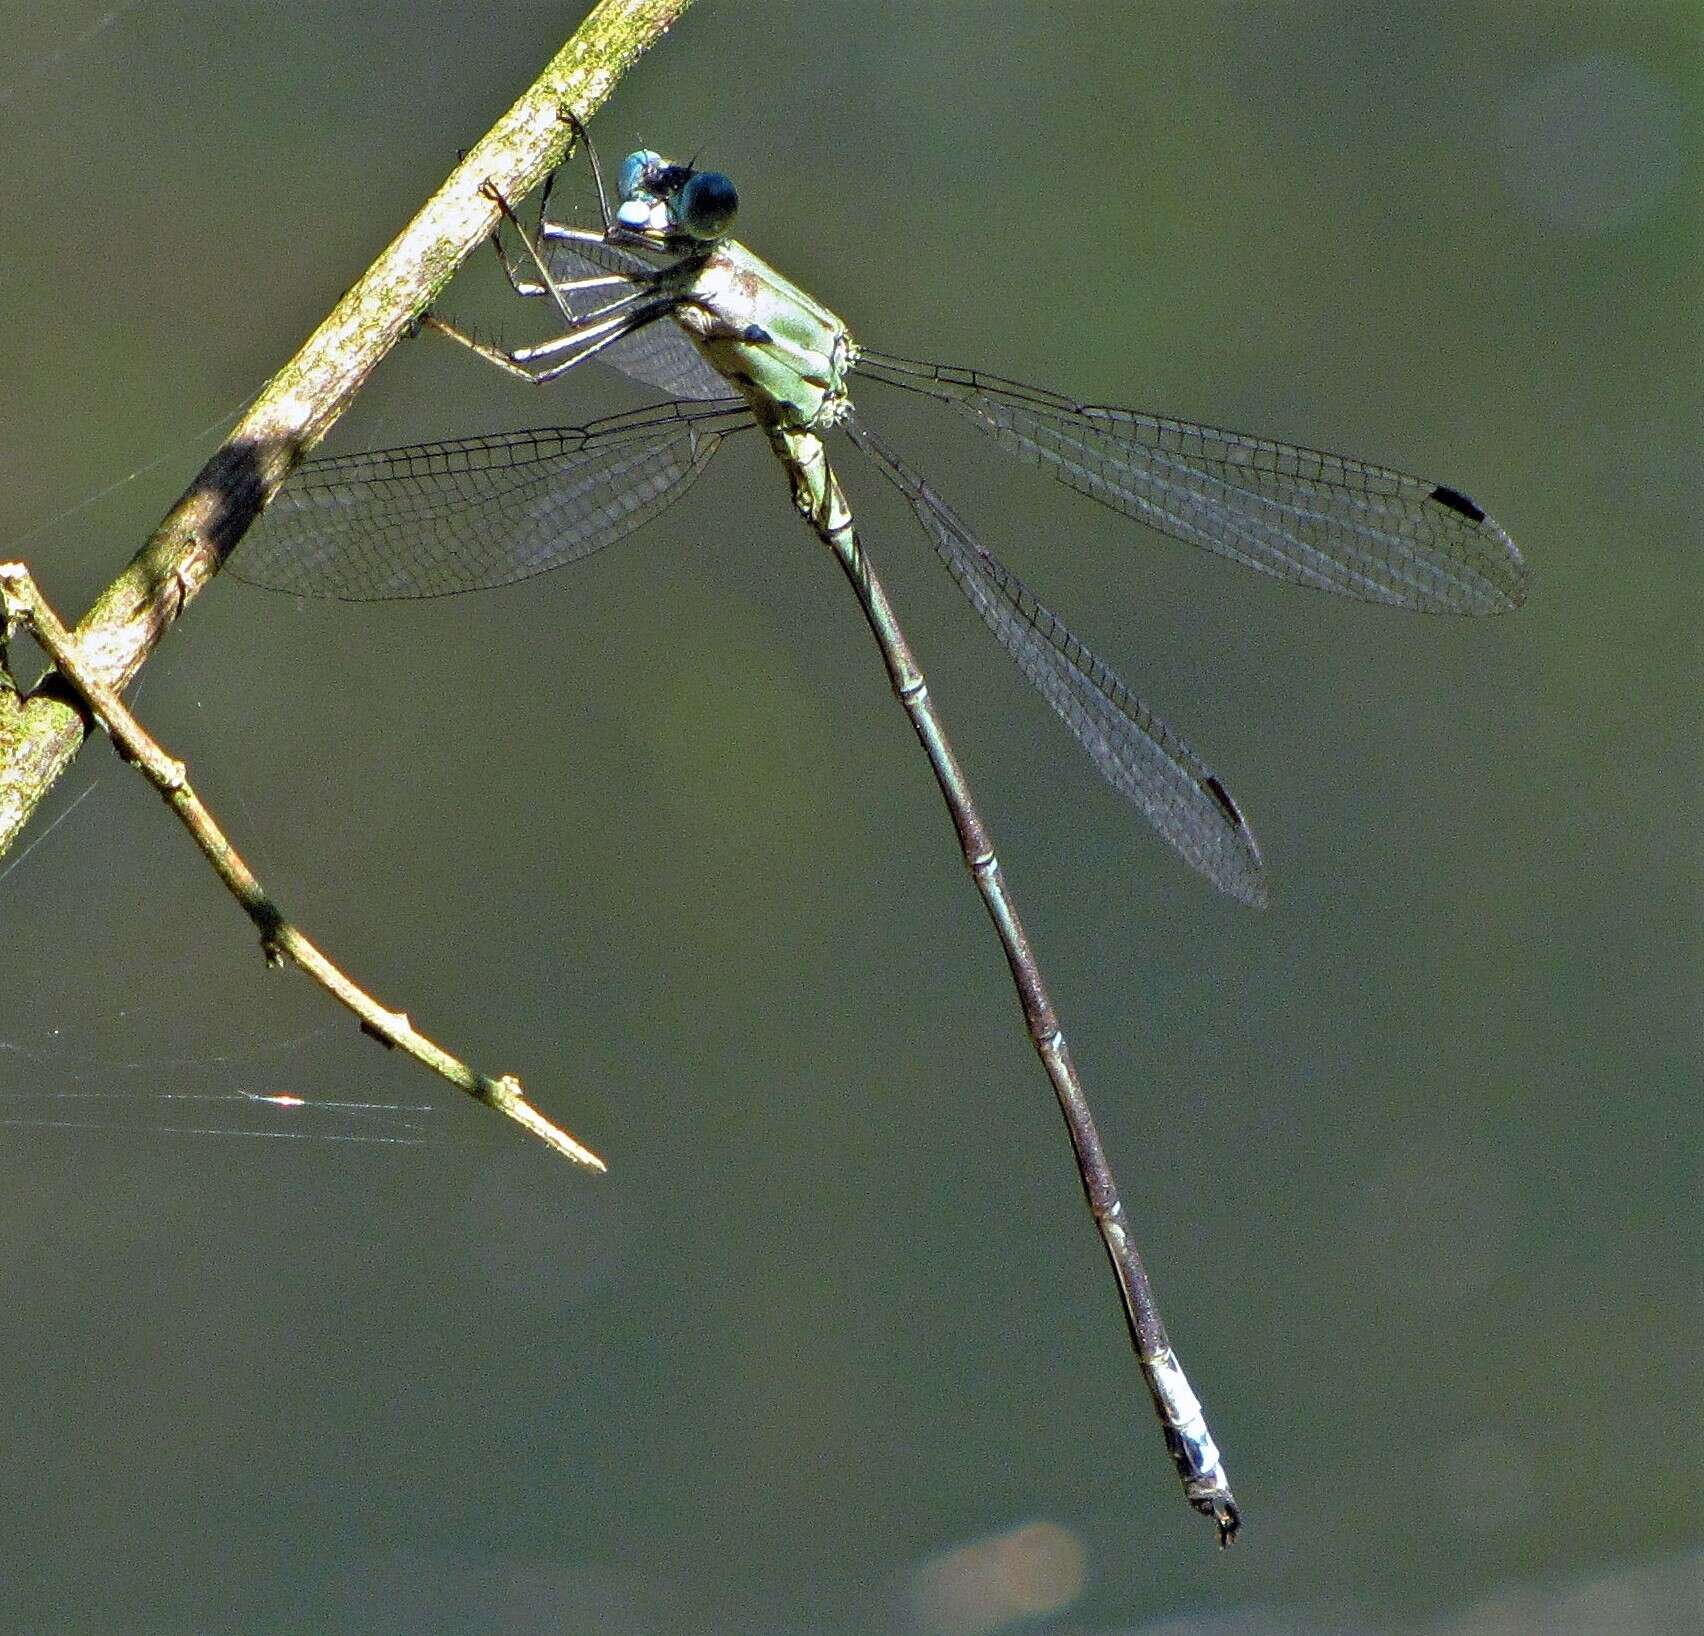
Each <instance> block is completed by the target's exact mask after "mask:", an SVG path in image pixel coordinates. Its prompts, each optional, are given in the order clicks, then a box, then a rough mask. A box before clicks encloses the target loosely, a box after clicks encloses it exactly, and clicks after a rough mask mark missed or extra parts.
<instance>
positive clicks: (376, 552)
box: [229, 405, 739, 602]
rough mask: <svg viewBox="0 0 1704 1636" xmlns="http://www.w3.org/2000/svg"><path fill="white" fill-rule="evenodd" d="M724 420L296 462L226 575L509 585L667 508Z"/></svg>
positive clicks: (393, 588)
mask: <svg viewBox="0 0 1704 1636" xmlns="http://www.w3.org/2000/svg"><path fill="white" fill-rule="evenodd" d="M738 424H739V422H738V420H736V419H734V418H732V417H730V416H728V415H727V414H726V413H725V412H723V413H706V412H705V411H702V410H693V409H690V408H687V407H686V406H683V405H682V406H673V407H671V409H670V410H669V411H668V412H666V413H659V412H657V411H654V410H652V411H645V412H644V413H643V414H640V415H622V416H617V417H615V418H613V419H611V420H605V421H599V422H596V423H595V424H593V425H590V426H583V427H561V428H554V429H543V430H538V431H527V432H510V433H506V434H504V435H501V436H496V437H477V438H458V439H456V440H454V441H451V442H446V443H420V444H416V445H414V446H413V447H411V448H402V449H378V450H373V451H370V452H368V453H364V454H350V455H334V456H332V457H330V458H328V459H323V460H310V461H307V462H305V463H304V464H303V465H302V467H301V468H300V470H298V471H297V472H296V473H294V474H293V475H292V477H291V478H290V480H289V482H288V483H286V484H285V486H284V488H283V489H282V490H281V491H280V492H279V494H278V496H277V498H276V499H274V501H273V502H272V505H271V507H270V508H269V509H268V510H267V511H266V513H265V514H264V515H263V516H262V518H261V520H260V522H259V523H257V524H256V525H255V527H254V528H253V529H252V530H251V531H250V533H249V534H248V536H247V537H246V538H245V539H244V541H243V543H242V546H241V548H240V549H239V550H238V551H237V553H236V554H235V556H234V557H233V558H232V561H231V565H230V568H229V572H231V573H232V574H234V575H235V576H236V577H237V578H238V579H241V580H246V581H248V582H249V583H250V584H252V585H260V586H264V587H265V588H266V589H268V590H273V591H284V592H288V593H290V594H291V595H295V596H316V597H334V598H339V599H342V600H346V601H355V602H366V601H385V600H391V599H400V598H412V597H434V596H450V595H454V594H455V593H457V592H460V591H474V590H486V589H489V588H491V587H493V586H498V585H509V584H513V583H514V582H515V581H517V580H523V579H529V578H531V577H532V576H533V575H535V574H542V573H545V572H547V571H548V570H549V569H552V568H560V567H561V566H562V565H563V564H564V563H569V562H576V561H578V560H579V559H581V558H582V557H587V556H590V555H591V553H592V552H594V551H597V550H599V549H600V548H602V547H603V546H606V545H608V544H610V543H611V542H612V541H614V540H618V539H620V538H621V537H622V536H623V535H624V534H629V533H631V532H632V531H633V530H634V529H636V528H638V527H639V526H640V525H641V524H642V523H644V522H646V521H648V520H649V519H650V518H652V517H654V516H656V515H657V513H658V512H660V511H662V510H664V509H665V508H666V507H667V506H669V505H671V504H673V502H674V501H675V500H677V499H679V498H680V496H681V495H682V494H683V493H685V491H686V489H687V487H688V485H689V484H690V483H691V482H692V480H693V478H695V477H696V476H697V475H698V473H699V472H700V471H702V470H703V469H704V466H705V465H706V464H707V463H708V461H709V459H710V457H711V456H712V455H713V454H714V453H715V452H716V449H717V447H718V446H719V445H720V443H721V441H722V438H723V437H724V436H726V435H727V433H728V432H729V431H730V430H733V429H735V428H736V427H737V426H738Z"/></svg>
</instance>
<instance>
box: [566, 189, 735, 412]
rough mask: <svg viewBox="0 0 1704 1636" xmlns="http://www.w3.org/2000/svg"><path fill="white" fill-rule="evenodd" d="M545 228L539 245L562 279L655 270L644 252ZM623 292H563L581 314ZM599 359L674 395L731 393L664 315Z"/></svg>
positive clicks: (634, 275)
mask: <svg viewBox="0 0 1704 1636" xmlns="http://www.w3.org/2000/svg"><path fill="white" fill-rule="evenodd" d="M544 231H545V234H546V237H545V239H544V242H543V244H542V245H541V247H540V248H541V249H542V251H543V254H544V264H545V266H546V267H548V268H549V269H550V276H551V277H552V278H554V279H556V280H557V281H558V282H560V283H564V284H566V283H570V282H572V281H573V280H574V279H577V278H596V277H597V276H599V275H600V274H610V273H614V274H618V275H619V276H621V277H623V278H628V279H631V280H633V281H634V282H635V283H642V282H643V281H644V278H645V275H646V274H648V273H650V272H652V271H654V269H653V268H652V267H651V265H650V264H649V263H648V262H646V261H645V260H644V259H643V258H642V257H640V256H638V255H636V254H635V253H634V252H633V251H631V250H624V249H622V248H621V247H620V246H618V245H614V244H602V243H597V242H594V241H591V240H587V239H569V238H552V237H550V236H549V234H550V231H551V229H550V226H549V224H548V223H547V224H546V226H545V229H544ZM559 231H560V230H559ZM621 293H622V292H621V291H620V290H619V289H617V288H613V287H605V288H601V289H591V290H566V291H564V292H563V294H564V297H565V299H566V300H567V303H568V309H569V311H570V312H572V313H573V314H574V316H575V317H576V318H585V317H587V316H588V315H589V314H591V313H593V312H595V311H597V309H598V308H599V307H601V306H604V305H605V304H606V303H607V302H610V301H612V300H615V299H616V298H617V297H618V296H619V295H620V294H621ZM597 361H598V362H599V363H600V364H608V365H609V366H610V367H611V368H612V369H619V370H620V371H621V372H622V374H624V375H627V376H629V377H631V378H632V379H633V380H636V381H640V382H642V383H643V384H644V385H646V386H654V387H656V388H657V389H658V390H659V391H660V392H662V393H664V394H665V395H666V396H668V397H671V398H694V399H697V400H700V401H709V400H711V399H715V398H726V397H728V396H729V395H730V391H731V389H730V388H729V386H728V383H727V382H726V381H725V380H723V379H722V377H721V376H720V375H718V374H717V373H716V371H715V370H714V369H712V368H711V367H710V365H709V364H708V363H707V362H706V361H705V359H704V357H703V355H702V354H701V353H700V352H699V350H698V348H697V347H695V346H694V345H693V344H692V342H691V341H689V340H688V339H687V338H686V334H685V332H684V331H683V330H682V329H681V328H680V327H679V325H677V324H673V323H671V322H669V321H668V320H667V319H663V318H659V319H657V320H656V321H655V322H653V323H650V324H646V325H645V326H644V327H643V328H641V329H636V330H634V331H633V332H632V334H630V335H624V336H622V338H621V339H620V340H619V341H616V342H613V343H612V344H611V345H609V346H607V347H605V348H604V349H603V351H601V352H599V353H598V354H597Z"/></svg>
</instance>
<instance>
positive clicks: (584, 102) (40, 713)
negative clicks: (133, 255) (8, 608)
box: [0, 0, 690, 855]
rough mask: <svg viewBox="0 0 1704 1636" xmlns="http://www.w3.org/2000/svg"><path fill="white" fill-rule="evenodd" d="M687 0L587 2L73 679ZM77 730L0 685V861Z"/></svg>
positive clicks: (155, 624) (219, 527) (248, 517)
mask: <svg viewBox="0 0 1704 1636" xmlns="http://www.w3.org/2000/svg"><path fill="white" fill-rule="evenodd" d="M688 4H690V0H602V3H601V4H599V5H597V6H596V7H594V8H593V10H592V11H591V13H590V14H589V15H588V16H587V18H586V20H585V21H584V22H583V23H582V24H581V25H580V27H579V28H578V29H577V30H576V31H575V33H574V36H573V38H572V39H570V40H569V41H568V43H567V44H566V45H565V46H564V47H563V48H562V50H561V51H560V52H558V53H557V55H556V56H555V57H554V58H553V59H552V60H551V62H550V64H549V66H548V67H547V68H546V69H545V70H544V72H543V73H542V74H541V75H540V76H539V77H538V79H537V80H535V81H534V82H533V84H532V85H531V86H530V87H529V88H528V89H527V91H526V93H525V94H524V95H523V96H522V97H521V98H520V99H519V100H518V101H517V102H516V103H515V104H514V106H513V107H512V108H510V110H509V111H508V112H507V113H506V114H504V115H503V117H502V118H501V119H500V120H498V122H497V123H496V124H495V125H494V126H493V127H492V128H491V130H490V131H489V132H488V133H487V135H486V136H485V137H484V139H483V140H481V141H480V142H479V144H478V145H477V146H476V147H475V148H473V150H472V151H471V152H470V153H469V154H468V155H467V157H466V158H465V159H464V160H463V161H462V163H461V164H460V165H458V166H457V167H456V169H455V170H454V171H453V172H452V173H451V175H450V177H449V179H448V181H446V182H445V184H444V185H443V187H442V188H440V189H439V190H438V192H437V193H436V194H434V195H433V197H432V198H431V199H430V200H429V201H428V202H427V204H426V205H425V207H424V208H423V209H422V210H421V211H420V212H419V214H418V215H416V217H415V218H414V220H413V221H412V222H410V223H409V224H408V226H407V227H405V228H404V229H403V231H402V232H401V233H400V234H399V235H398V236H397V238H396V239H395V241H394V242H393V243H392V244H391V245H390V247H389V248H388V249H387V250H386V251H385V252H384V253H383V254H382V255H381V256H380V257H379V259H378V260H377V261H375V262H374V263H373V265H372V266H371V267H370V268H369V269H368V270H367V272H366V274H365V275H364V276H363V277H362V278H361V279H360V281H359V282H358V283H357V284H355V286H354V287H353V288H352V289H351V290H350V291H349V293H348V294H347V295H346V296H345V297H344V298H343V300H342V301H340V302H339V303H338V304H337V306H336V308H335V309H334V310H333V312H332V313H331V316H330V317H328V318H327V319H326V320H325V322H324V323H323V324H321V325H320V327H319V328H318V329H317V330H316V331H315V332H314V334H313V335H312V336H311V337H310V338H309V339H308V341H307V343H306V344H305V345H304V346H303V347H302V349H301V351H300V352H298V353H297V354H296V356H295V357H294V358H293V359H292V360H291V361H290V362H289V363H288V364H286V365H285V367H284V368H283V369H282V370H280V371H279V373H278V374H277V375H275V376H274V377H273V378H272V380H271V381H270V382H268V384H267V386H266V388H265V389H264V390H263V391H262V393H261V394H260V396H259V397H258V398H256V399H255V401H254V403H253V405H252V406H251V407H250V409H249V411H248V413H247V414H246V415H244V417H243V419H242V421H241V422H240V423H239V424H238V426H237V428H236V430H235V431H234V432H233V433H232V434H231V436H230V438H229V439H228V440H227V441H226V442H225V444H224V445H223V446H222V447H221V448H220V449H219V450H218V451H217V452H216V453H215V454H214V455H213V457H212V459H210V460H209V461H208V462H207V464H206V465H205V466H204V467H203V468H202V470H201V473H200V475H199V476H197V478H196V479H195V481H194V482H193V483H192V484H191V485H190V487H189V489H188V491H187V492H186V493H185V494H184V495H183V497H182V498H181V499H180V500H179V501H178V503H177V504H176V505H175V506H174V507H173V508H172V510H171V511H170V512H169V513H168V514H167V516H166V518H165V520H164V521H163V522H162V523H161V524H160V526H159V528H158V529H157V530H156V531H155V533H154V536H153V538H152V539H150V540H149V541H148V543H147V545H145V546H144V547H143V548H142V550H141V551H140V552H138V553H137V555H136V557H135V558H134V559H133V560H132V562H131V563H130V565H129V567H128V568H126V569H125V570H124V572H123V573H122V574H121V575H119V577H118V578H117V579H116V580H114V581H113V583H112V584H111V585H110V586H108V587H107V589H106V591H105V592H104V593H103V594H102V595H101V597H100V599H99V601H97V602H96V603H95V605H94V607H92V608H91V609H90V610H89V612H88V614H87V615H85V617H84V618H83V619H82V621H81V622H80V623H79V624H78V626H77V631H76V640H77V648H78V653H79V655H80V656H81V660H82V663H83V664H84V666H85V673H86V674H87V675H89V676H91V677H93V678H96V679H98V680H100V681H101V682H103V683H104V684H106V685H107V686H108V687H111V688H116V689H120V690H122V689H123V688H124V687H125V686H126V685H128V683H129V682H130V681H131V680H132V679H133V678H134V676H135V675H136V672H137V671H138V670H139V669H140V668H141V665H142V662H143V660H144V659H146V657H147V656H148V654H149V653H150V652H151V651H152V649H153V648H154V646H155V644H156V643H158V642H159V640H160V638H161V637H162V636H163V635H164V634H165V632H166V630H167V628H168V627H169V626H170V625H171V623H172V622H173V621H174V620H175V619H176V618H177V617H178V615H179V614H180V613H182V611H183V610H184V608H185V607H186V606H187V605H188V604H189V602H190V600H191V599H192V598H193V597H194V596H195V595H196V594H197V593H198V592H199V591H200V590H201V589H202V587H203V586H205V585H206V584H207V582H208V581H209V580H210V579H211V578H212V577H213V575H214V574H215V573H216V572H217V571H218V568H219V565H220V564H221V563H222V562H223V561H224V559H225V557H226V556H227V555H228V554H229V552H230V551H231V549H232V547H233V546H234V545H235V544H236V543H237V541H238V540H239V539H240V538H241V537H242V535H243V532H244V531H245V530H246V529H247V528H248V527H249V525H250V524H251V523H252V522H253V521H254V520H255V518H256V517H258V516H259V515H260V511H261V508H262V507H263V506H264V505H265V504H266V502H267V501H268V500H269V499H271V497H272V495H273V494H274V493H275V492H276V490H277V488H278V485H279V484H280V483H282V482H283V481H284V478H285V477H286V476H287V475H288V474H289V472H290V471H291V469H292V468H293V467H294V466H295V465H296V463H297V462H298V461H300V460H301V459H302V457H303V456H304V455H305V454H306V453H307V451H308V450H309V449H311V448H312V447H313V446H314V444H316V443H317V442H319V440H320V439H321V438H322V437H324V436H325V434H326V432H327V431H328V430H329V429H330V428H331V426H332V424H333V423H334V422H335V421H336V419H337V418H338V416H339V415H340V414H342V412H343V411H344V409H345V408H346V407H347V406H348V404H349V402H350V400H351V398H352V397H353V396H354V394H355V392H356V389H357V388H358V387H359V386H360V385H361V383H362V382H363V381H364V380H365V379H366V377H367V376H368V374H369V373H371V371H372V370H373V368H374V366H375V365H376V364H377V363H378V362H379V360H380V359H381V358H383V357H384V355H385V353H386V352H388V351H389V350H390V348H391V347H392V346H393V345H394V344H395V343H396V342H397V341H398V340H399V339H401V338H402V336H404V335H405V334H406V333H408V330H409V327H410V326H411V325H412V324H413V323H414V322H415V321H416V320H417V319H418V318H419V317H420V315H421V314H422V313H424V312H425V311H426V309H427V308H428V307H429V306H430V305H431V303H432V302H433V301H434V300H435V299H436V298H437V296H438V293H439V292H440V291H441V290H442V289H443V287H444V285H445V284H447V283H448V282H449V280H450V277H451V275H452V274H453V273H454V272H455V270H456V268H457V267H458V266H459V265H460V263H461V262H462V260H463V258H464V257H466V256H467V255H468V254H469V253H470V252H471V251H472V250H474V249H476V248H477V247H478V246H479V245H481V244H482V243H484V241H485V240H486V239H487V238H489V237H490V235H491V232H492V229H493V228H494V227H495V226H496V224H497V216H498V210H497V206H496V204H495V203H494V202H493V199H492V197H491V193H490V191H488V189H493V188H494V189H495V190H496V192H497V193H498V194H500V195H501V196H502V197H504V198H507V199H518V198H521V197H523V196H524V195H525V194H526V193H528V192H529V191H530V190H531V189H532V188H533V187H535V186H536V185H537V184H538V183H539V181H540V180H541V179H542V178H543V177H544V176H545V175H546V174H547V173H548V172H549V171H550V170H551V169H552V168H553V167H554V166H555V165H556V164H557V163H558V162H559V161H560V160H561V158H562V155H563V152H564V150H565V148H566V146H567V144H568V141H569V134H570V127H569V126H568V124H566V123H565V122H564V121H563V119H562V118H561V114H562V111H563V110H564V109H570V110H572V111H573V112H574V114H575V115H576V116H577V117H578V118H580V119H581V120H586V119H589V118H590V117H591V116H592V114H593V112H594V111H595V110H596V109H597V108H598V107H600V106H601V105H602V103H603V102H604V100H605V98H607V97H608V95H609V93H610V91H611V90H612V89H613V88H614V87H615V84H616V82H617V81H618V80H619V79H620V78H621V76H622V75H623V74H624V73H625V72H626V71H627V70H628V68H630V67H631V66H632V65H633V63H634V62H635V61H637V60H638V58H639V56H640V54H641V53H642V52H643V51H644V50H645V49H646V48H647V47H648V46H650V45H651V44H653V43H654V42H655V41H656V40H657V39H658V38H659V37H660V36H661V35H662V34H663V33H664V32H665V31H666V30H667V29H668V28H669V27H670V26H671V25H672V24H673V23H674V22H675V21H676V20H677V19H678V18H679V16H680V15H681V13H682V12H684V11H685V10H686V8H687V6H688ZM87 731H88V720H87V718H86V716H85V715H84V713H83V712H82V711H81V710H80V709H79V708H78V706H77V702H76V701H75V699H73V698H70V697H68V696H66V695H65V693H64V692H63V691H62V690H60V689H57V688H56V687H54V686H53V685H52V682H51V679H49V680H48V681H46V682H45V683H44V684H43V685H40V686H38V687H37V688H36V690H35V691H34V692H33V693H31V694H30V695H29V696H28V697H23V698H20V697H19V696H18V695H16V694H14V693H13V692H11V691H10V690H8V689H3V688H0V855H4V853H5V852H6V851H7V849H8V848H9V847H10V846H11V844H12V842H13V840H14V838H15V837H16V836H17V833H18V831H19V830H20V829H21V828H22V827H23V825H24V823H25V822H26V821H27V820H28V818H29V815H30V814H31V813H32V812H33V811H34V810H35V808H36V807H37V805H38V804H39V803H40V801H41V799H42V797H43V796H44V795H45V794H46V793H47V792H48V790H49V789H51V788H52V786H53V784H54V781H55V780H56V779H57V778H58V777H59V775H60V774H61V773H62V772H64V770H65V768H66V767H67V766H68V765H69V764H70V761H71V758H72V757H73V756H74V755H75V754H76V752H77V749H78V747H79V746H80V745H81V744H82V742H83V738H84V736H85V734H86V733H87Z"/></svg>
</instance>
